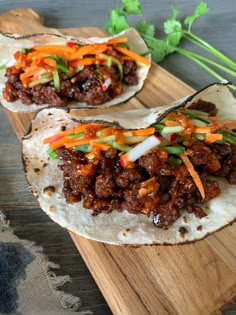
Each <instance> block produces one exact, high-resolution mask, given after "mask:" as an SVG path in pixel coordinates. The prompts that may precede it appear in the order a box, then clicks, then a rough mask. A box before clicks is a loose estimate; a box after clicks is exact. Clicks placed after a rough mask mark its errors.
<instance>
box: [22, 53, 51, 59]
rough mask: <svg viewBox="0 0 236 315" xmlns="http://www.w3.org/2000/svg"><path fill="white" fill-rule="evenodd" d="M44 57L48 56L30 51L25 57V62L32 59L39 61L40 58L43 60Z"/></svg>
mask: <svg viewBox="0 0 236 315" xmlns="http://www.w3.org/2000/svg"><path fill="white" fill-rule="evenodd" d="M46 56H48V54H47V53H44V52H40V51H32V52H30V53H28V54H27V55H26V60H27V61H32V60H33V59H41V58H44V57H46Z"/></svg>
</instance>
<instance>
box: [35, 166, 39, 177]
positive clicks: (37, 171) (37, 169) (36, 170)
mask: <svg viewBox="0 0 236 315" xmlns="http://www.w3.org/2000/svg"><path fill="white" fill-rule="evenodd" d="M34 172H35V173H36V174H38V175H39V173H40V168H37V167H36V168H34Z"/></svg>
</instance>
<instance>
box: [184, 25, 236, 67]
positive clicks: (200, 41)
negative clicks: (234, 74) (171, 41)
mask: <svg viewBox="0 0 236 315" xmlns="http://www.w3.org/2000/svg"><path fill="white" fill-rule="evenodd" d="M183 34H184V35H185V38H186V39H188V40H189V41H191V42H192V43H194V44H195V45H197V46H199V47H201V48H203V49H205V50H206V51H208V52H210V53H211V54H212V55H214V56H215V57H217V58H218V59H220V60H221V61H223V62H224V63H225V64H227V65H228V66H229V67H231V68H232V69H234V70H236V62H235V61H233V60H232V59H230V58H229V57H227V56H225V55H224V54H223V53H222V52H220V51H219V50H218V49H216V48H215V47H214V46H212V45H210V44H209V43H207V42H206V41H205V40H203V39H201V38H200V37H198V36H196V35H195V34H193V33H192V32H189V31H183Z"/></svg>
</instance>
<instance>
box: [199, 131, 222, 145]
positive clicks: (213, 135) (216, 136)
mask: <svg viewBox="0 0 236 315" xmlns="http://www.w3.org/2000/svg"><path fill="white" fill-rule="evenodd" d="M222 139H223V135H222V134H219V133H210V134H209V135H206V137H205V140H204V141H205V142H206V143H208V144H211V143H214V142H215V141H218V140H222Z"/></svg>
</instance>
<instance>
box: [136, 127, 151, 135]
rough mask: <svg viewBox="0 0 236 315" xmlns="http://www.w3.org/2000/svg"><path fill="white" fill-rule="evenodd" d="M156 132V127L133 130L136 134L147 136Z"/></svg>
mask: <svg viewBox="0 0 236 315" xmlns="http://www.w3.org/2000/svg"><path fill="white" fill-rule="evenodd" d="M154 132H155V128H154V127H150V128H145V129H139V130H133V131H132V133H133V135H134V136H147V135H152V134H154Z"/></svg>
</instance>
